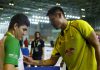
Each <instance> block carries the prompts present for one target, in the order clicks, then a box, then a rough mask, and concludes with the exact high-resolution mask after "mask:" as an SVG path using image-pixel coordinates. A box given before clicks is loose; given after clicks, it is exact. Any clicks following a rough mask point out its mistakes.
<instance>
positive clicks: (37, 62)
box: [32, 59, 55, 66]
mask: <svg viewBox="0 0 100 70" xmlns="http://www.w3.org/2000/svg"><path fill="white" fill-rule="evenodd" d="M54 64H55V62H54V61H52V60H50V59H48V60H34V61H33V62H32V65H37V66H53V65H54Z"/></svg>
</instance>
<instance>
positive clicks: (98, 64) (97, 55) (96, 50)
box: [95, 46, 100, 68]
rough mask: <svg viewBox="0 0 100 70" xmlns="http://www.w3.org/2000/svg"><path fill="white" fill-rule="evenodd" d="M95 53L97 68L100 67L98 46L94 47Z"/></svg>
mask: <svg viewBox="0 0 100 70" xmlns="http://www.w3.org/2000/svg"><path fill="white" fill-rule="evenodd" d="M99 47H100V46H99ZM95 55H96V60H97V66H98V68H100V48H96V49H95Z"/></svg>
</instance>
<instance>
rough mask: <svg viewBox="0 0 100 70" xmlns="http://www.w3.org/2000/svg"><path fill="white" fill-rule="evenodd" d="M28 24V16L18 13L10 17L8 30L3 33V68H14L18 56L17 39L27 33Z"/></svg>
mask: <svg viewBox="0 0 100 70" xmlns="http://www.w3.org/2000/svg"><path fill="white" fill-rule="evenodd" d="M29 25H30V22H29V19H28V17H27V16H26V15H24V14H22V13H18V14H16V15H14V16H13V17H12V18H11V21H10V23H9V27H8V31H7V33H6V34H5V37H6V38H5V41H4V51H5V57H4V69H3V70H16V67H17V66H18V59H19V56H20V44H19V40H20V39H21V38H22V37H23V36H24V35H25V34H26V33H27V29H28V26H29ZM0 70H1V69H0Z"/></svg>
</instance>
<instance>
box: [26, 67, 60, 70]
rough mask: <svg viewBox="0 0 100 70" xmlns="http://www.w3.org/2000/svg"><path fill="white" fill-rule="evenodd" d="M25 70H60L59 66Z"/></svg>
mask: <svg viewBox="0 0 100 70" xmlns="http://www.w3.org/2000/svg"><path fill="white" fill-rule="evenodd" d="M25 70H60V67H59V66H45V67H26V68H25Z"/></svg>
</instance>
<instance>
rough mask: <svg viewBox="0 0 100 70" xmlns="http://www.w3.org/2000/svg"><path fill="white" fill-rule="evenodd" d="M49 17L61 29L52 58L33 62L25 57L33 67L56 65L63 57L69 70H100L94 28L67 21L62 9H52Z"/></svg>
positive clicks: (98, 49)
mask: <svg viewBox="0 0 100 70" xmlns="http://www.w3.org/2000/svg"><path fill="white" fill-rule="evenodd" d="M47 16H48V17H49V20H50V21H51V24H52V25H53V26H54V27H55V28H56V29H61V33H59V35H58V38H57V40H56V42H55V45H54V50H53V52H52V55H51V58H50V59H48V60H32V59H31V58H30V57H27V56H25V62H26V63H28V64H31V65H40V66H48V65H54V64H55V63H56V62H57V60H58V58H59V57H60V56H62V57H63V60H64V62H65V63H66V65H67V67H68V70H100V45H99V41H98V39H97V37H96V33H95V31H94V30H93V28H92V27H91V26H90V25H89V24H88V23H87V22H86V21H84V20H74V21H70V22H69V21H67V20H66V18H65V16H64V12H63V10H62V8H61V7H58V6H55V7H52V8H51V9H50V10H49V11H48V13H47Z"/></svg>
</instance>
